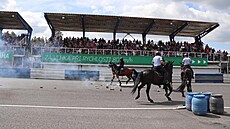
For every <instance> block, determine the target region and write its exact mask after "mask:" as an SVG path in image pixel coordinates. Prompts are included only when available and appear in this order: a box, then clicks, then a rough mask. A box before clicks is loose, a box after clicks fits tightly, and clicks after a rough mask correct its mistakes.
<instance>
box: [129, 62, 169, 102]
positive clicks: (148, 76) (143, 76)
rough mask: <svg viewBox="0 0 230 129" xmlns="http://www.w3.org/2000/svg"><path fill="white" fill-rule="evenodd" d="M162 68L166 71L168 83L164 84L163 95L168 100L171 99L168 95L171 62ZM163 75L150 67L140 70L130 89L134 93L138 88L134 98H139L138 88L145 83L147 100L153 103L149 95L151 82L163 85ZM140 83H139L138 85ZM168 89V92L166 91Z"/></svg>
mask: <svg viewBox="0 0 230 129" xmlns="http://www.w3.org/2000/svg"><path fill="white" fill-rule="evenodd" d="M164 68H165V69H166V70H167V72H168V79H169V82H170V83H169V84H164V87H163V88H164V89H165V96H166V97H167V99H168V100H169V101H171V98H170V97H169V96H170V94H171V93H172V89H173V88H172V73H173V62H171V61H169V62H167V63H166V64H165V65H164ZM162 82H163V76H162V75H160V73H158V72H157V71H155V70H153V69H151V70H144V71H142V72H140V73H139V74H138V76H137V78H136V80H135V83H134V87H133V90H132V92H131V93H132V94H134V93H135V92H136V90H137V88H138V94H137V97H136V98H135V99H138V98H140V90H141V89H142V88H143V87H144V86H145V85H146V84H147V88H146V94H147V97H148V100H149V101H150V102H151V103H153V100H152V99H151V98H150V96H149V91H150V88H151V84H154V85H163V83H162ZM140 83H141V85H139V84H140ZM138 85H139V86H138ZM168 90H169V93H168Z"/></svg>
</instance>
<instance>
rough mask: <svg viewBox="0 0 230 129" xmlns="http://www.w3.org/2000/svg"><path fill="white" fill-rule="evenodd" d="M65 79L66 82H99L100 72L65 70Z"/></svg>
mask: <svg viewBox="0 0 230 129" xmlns="http://www.w3.org/2000/svg"><path fill="white" fill-rule="evenodd" d="M65 79H66V80H81V81H85V80H91V81H98V80H99V71H90V70H65Z"/></svg>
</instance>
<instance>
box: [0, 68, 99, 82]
mask: <svg viewBox="0 0 230 129" xmlns="http://www.w3.org/2000/svg"><path fill="white" fill-rule="evenodd" d="M0 77H1V78H34V79H66V80H91V81H98V80H99V71H92V70H64V69H62V70H58V69H34V68H33V69H28V68H0Z"/></svg>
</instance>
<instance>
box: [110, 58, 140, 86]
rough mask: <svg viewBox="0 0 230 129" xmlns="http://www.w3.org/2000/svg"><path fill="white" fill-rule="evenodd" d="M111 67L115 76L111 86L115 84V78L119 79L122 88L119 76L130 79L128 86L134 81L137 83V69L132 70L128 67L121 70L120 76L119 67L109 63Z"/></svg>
mask: <svg viewBox="0 0 230 129" xmlns="http://www.w3.org/2000/svg"><path fill="white" fill-rule="evenodd" d="M109 67H111V68H112V74H113V77H112V80H111V84H112V82H113V79H114V78H115V77H117V79H118V81H119V83H120V86H121V80H120V79H119V76H126V77H127V78H128V80H127V81H126V84H128V82H129V81H130V80H131V79H133V81H135V79H136V77H137V75H138V73H137V71H136V70H135V69H132V68H127V67H124V68H123V70H121V72H120V74H119V75H118V66H117V65H116V64H115V63H113V62H109Z"/></svg>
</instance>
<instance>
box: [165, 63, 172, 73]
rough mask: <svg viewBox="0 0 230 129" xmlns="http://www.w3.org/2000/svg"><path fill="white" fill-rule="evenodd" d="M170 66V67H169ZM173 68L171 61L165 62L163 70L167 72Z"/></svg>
mask: <svg viewBox="0 0 230 129" xmlns="http://www.w3.org/2000/svg"><path fill="white" fill-rule="evenodd" d="M170 66H171V67H170ZM172 67H173V61H168V62H166V64H165V65H164V68H165V69H167V71H169V70H170V71H171V70H172Z"/></svg>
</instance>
